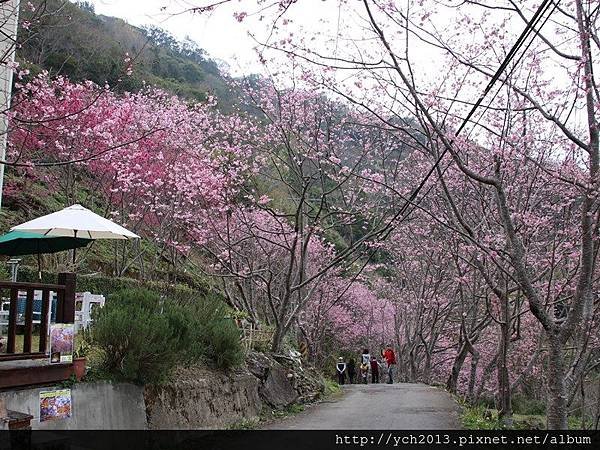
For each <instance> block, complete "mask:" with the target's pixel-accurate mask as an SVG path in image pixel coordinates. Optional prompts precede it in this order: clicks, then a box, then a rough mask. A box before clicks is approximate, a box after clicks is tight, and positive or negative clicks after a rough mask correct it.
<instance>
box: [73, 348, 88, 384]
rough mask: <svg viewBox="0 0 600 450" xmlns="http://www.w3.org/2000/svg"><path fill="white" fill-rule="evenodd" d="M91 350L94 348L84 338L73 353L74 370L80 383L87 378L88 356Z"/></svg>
mask: <svg viewBox="0 0 600 450" xmlns="http://www.w3.org/2000/svg"><path fill="white" fill-rule="evenodd" d="M91 349H92V346H91V345H90V344H89V343H88V341H87V340H86V339H85V338H84V339H82V341H81V342H80V343H79V345H78V346H77V349H75V352H74V353H73V369H74V370H75V377H76V378H77V381H80V380H81V379H82V378H83V377H84V376H85V370H86V363H87V356H88V354H89V353H90V350H91Z"/></svg>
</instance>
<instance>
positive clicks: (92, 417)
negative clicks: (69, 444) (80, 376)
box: [0, 382, 147, 430]
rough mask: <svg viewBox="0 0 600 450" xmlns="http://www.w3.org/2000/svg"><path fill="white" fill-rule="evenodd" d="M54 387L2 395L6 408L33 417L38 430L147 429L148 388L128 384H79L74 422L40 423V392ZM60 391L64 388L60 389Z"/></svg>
mask: <svg viewBox="0 0 600 450" xmlns="http://www.w3.org/2000/svg"><path fill="white" fill-rule="evenodd" d="M52 389H53V388H51V387H44V388H32V389H20V390H15V391H7V392H0V397H1V398H3V399H4V401H5V402H6V408H7V409H11V410H14V411H19V412H23V413H27V414H31V415H32V416H33V417H34V419H33V420H32V422H31V425H32V428H33V429H34V430H82V429H86V430H92V429H112V430H118V429H128V430H139V429H145V428H147V423H146V406H145V404H144V389H143V387H140V386H136V385H133V384H128V383H116V384H111V383H105V382H100V383H79V384H76V385H75V386H73V387H72V388H71V402H72V416H71V418H70V419H65V420H55V421H46V422H41V423H40V420H39V418H40V400H39V394H40V391H47V390H52ZM58 389H61V388H60V387H58Z"/></svg>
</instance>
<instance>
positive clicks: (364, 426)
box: [265, 383, 460, 430]
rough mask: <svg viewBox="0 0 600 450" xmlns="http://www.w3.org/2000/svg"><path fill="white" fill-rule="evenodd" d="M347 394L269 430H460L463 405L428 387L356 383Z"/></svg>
mask: <svg viewBox="0 0 600 450" xmlns="http://www.w3.org/2000/svg"><path fill="white" fill-rule="evenodd" d="M343 391H344V395H343V396H342V397H341V398H340V399H338V400H335V401H327V402H323V403H320V404H318V405H315V406H311V407H308V408H307V409H306V410H305V411H303V412H301V413H300V414H297V415H295V416H292V417H288V418H286V419H283V420H281V421H279V422H275V423H272V424H270V425H269V426H267V427H265V428H266V429H271V430H309V429H316V430H318V429H334V430H335V429H348V430H371V429H383V430H402V429H404V430H407V429H412V430H426V429H459V428H460V420H459V412H460V409H459V406H458V405H457V404H456V402H455V401H454V400H453V399H452V397H451V396H450V395H448V394H447V393H446V392H444V391H442V390H441V389H436V388H433V387H431V386H427V385H424V384H412V383H400V384H392V385H388V384H367V385H363V384H353V385H346V386H343Z"/></svg>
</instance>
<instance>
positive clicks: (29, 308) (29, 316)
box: [23, 289, 34, 353]
mask: <svg viewBox="0 0 600 450" xmlns="http://www.w3.org/2000/svg"><path fill="white" fill-rule="evenodd" d="M33 294H34V291H33V289H27V298H26V300H25V302H26V303H25V335H24V336H23V353H31V334H32V333H33Z"/></svg>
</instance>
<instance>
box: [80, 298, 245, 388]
mask: <svg viewBox="0 0 600 450" xmlns="http://www.w3.org/2000/svg"><path fill="white" fill-rule="evenodd" d="M225 315H226V309H225V307H224V305H223V304H222V303H221V302H220V301H218V300H216V299H202V300H201V301H197V302H193V303H192V302H188V303H185V304H181V303H178V302H176V301H173V300H170V299H169V300H166V299H164V298H161V296H159V295H158V294H157V293H155V292H152V291H149V290H145V289H125V290H122V291H120V292H118V293H116V294H113V295H112V296H110V298H109V299H108V301H107V302H106V305H105V307H104V308H98V309H96V310H95V311H94V324H93V326H92V327H91V330H90V340H91V343H92V344H93V345H94V346H96V347H97V348H98V349H100V351H101V358H100V369H101V371H104V372H106V373H109V374H111V375H113V376H115V377H117V378H120V379H125V380H130V381H134V382H138V383H160V382H162V381H164V380H165V379H167V378H168V376H169V374H170V373H171V371H172V370H173V369H174V368H175V367H176V366H177V365H179V364H189V363H192V364H193V363H195V362H198V361H201V360H204V361H212V362H213V363H214V364H215V365H216V366H217V367H218V368H222V369H225V368H228V367H231V366H234V365H236V364H239V363H240V362H241V360H242V358H243V352H242V348H241V345H240V342H239V332H238V331H237V328H236V327H235V325H234V324H233V323H232V321H231V320H227V319H225Z"/></svg>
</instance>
